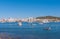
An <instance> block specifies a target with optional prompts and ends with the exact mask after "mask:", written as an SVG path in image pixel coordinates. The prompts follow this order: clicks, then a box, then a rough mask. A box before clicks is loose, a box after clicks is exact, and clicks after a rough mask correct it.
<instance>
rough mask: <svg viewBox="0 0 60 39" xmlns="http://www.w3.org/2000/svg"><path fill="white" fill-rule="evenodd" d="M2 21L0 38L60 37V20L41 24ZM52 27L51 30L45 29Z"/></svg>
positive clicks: (54, 38)
mask: <svg viewBox="0 0 60 39" xmlns="http://www.w3.org/2000/svg"><path fill="white" fill-rule="evenodd" d="M22 24H23V25H22V26H19V25H18V23H17V22H16V23H14V22H12V23H0V38H2V39H60V22H50V23H45V24H39V23H38V22H34V23H27V22H22ZM46 27H51V30H44V28H46Z"/></svg>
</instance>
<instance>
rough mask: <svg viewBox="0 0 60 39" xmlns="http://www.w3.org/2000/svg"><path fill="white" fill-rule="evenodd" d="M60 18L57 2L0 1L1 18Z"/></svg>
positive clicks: (51, 0)
mask: <svg viewBox="0 0 60 39" xmlns="http://www.w3.org/2000/svg"><path fill="white" fill-rule="evenodd" d="M38 16H58V17H60V1H59V0H0V18H1V17H7V18H8V17H14V18H16V17H17V18H20V17H21V18H26V17H38Z"/></svg>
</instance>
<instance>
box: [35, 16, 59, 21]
mask: <svg viewBox="0 0 60 39" xmlns="http://www.w3.org/2000/svg"><path fill="white" fill-rule="evenodd" d="M36 19H58V20H60V17H55V16H43V17H36Z"/></svg>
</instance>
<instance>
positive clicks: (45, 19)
mask: <svg viewBox="0 0 60 39" xmlns="http://www.w3.org/2000/svg"><path fill="white" fill-rule="evenodd" d="M0 22H60V17H54V16H42V17H36V18H34V17H28V18H24V19H20V18H8V19H5V18H2V19H0Z"/></svg>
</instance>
